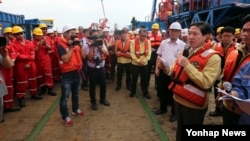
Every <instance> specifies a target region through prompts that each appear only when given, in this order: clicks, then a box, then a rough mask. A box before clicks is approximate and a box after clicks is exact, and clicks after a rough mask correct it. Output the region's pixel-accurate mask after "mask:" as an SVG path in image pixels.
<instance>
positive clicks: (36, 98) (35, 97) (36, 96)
mask: <svg viewBox="0 0 250 141" xmlns="http://www.w3.org/2000/svg"><path fill="white" fill-rule="evenodd" d="M31 99H34V100H41V99H43V97H42V96H41V95H33V96H31Z"/></svg>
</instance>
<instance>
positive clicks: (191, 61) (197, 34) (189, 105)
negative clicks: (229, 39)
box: [159, 22, 221, 141]
mask: <svg viewBox="0 0 250 141" xmlns="http://www.w3.org/2000/svg"><path fill="white" fill-rule="evenodd" d="M210 33H211V27H210V25H209V24H208V23H206V22H197V23H193V24H191V25H190V28H189V33H188V44H189V46H190V49H189V50H188V52H187V55H188V57H184V56H182V55H179V57H178V58H177V61H176V64H175V66H174V68H173V69H169V68H168V69H165V73H168V74H169V73H172V77H173V79H172V83H171V84H170V85H169V87H168V88H169V89H172V90H173V92H174V100H175V114H176V117H177V132H176V141H182V140H183V139H182V134H181V131H182V126H183V125H202V124H203V121H204V116H205V113H206V112H207V110H208V100H209V99H208V98H209V96H208V95H209V94H210V91H211V88H212V87H213V85H214V82H215V81H216V79H217V78H218V76H219V75H220V73H221V67H220V66H221V58H220V56H219V55H218V53H216V51H214V50H212V49H210V45H207V44H206V40H207V38H208V37H209V36H210ZM185 51H186V50H184V53H183V54H186V53H185ZM159 65H160V66H161V65H162V67H163V64H162V62H161V63H160V64H159ZM163 68H164V67H163Z"/></svg>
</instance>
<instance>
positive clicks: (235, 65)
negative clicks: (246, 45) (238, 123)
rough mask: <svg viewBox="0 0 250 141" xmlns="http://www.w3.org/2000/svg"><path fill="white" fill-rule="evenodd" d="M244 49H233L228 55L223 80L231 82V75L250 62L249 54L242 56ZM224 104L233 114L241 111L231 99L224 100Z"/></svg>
mask: <svg viewBox="0 0 250 141" xmlns="http://www.w3.org/2000/svg"><path fill="white" fill-rule="evenodd" d="M243 54H244V51H242V50H240V49H239V50H234V51H232V52H231V53H230V54H229V55H228V58H227V60H226V62H225V67H224V72H223V73H224V79H223V80H224V81H228V82H232V80H233V77H234V76H235V75H236V74H237V73H238V72H239V70H240V69H241V68H242V67H243V66H244V65H245V64H247V63H249V62H250V55H249V54H248V55H247V56H245V57H244V55H243ZM224 106H225V107H226V108H227V109H228V110H229V111H231V112H233V113H235V114H239V115H240V114H241V113H242V111H241V110H240V109H239V107H237V106H235V102H234V101H232V100H224Z"/></svg>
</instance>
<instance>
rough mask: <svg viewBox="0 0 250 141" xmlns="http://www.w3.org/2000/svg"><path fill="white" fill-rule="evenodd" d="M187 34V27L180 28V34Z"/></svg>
mask: <svg viewBox="0 0 250 141" xmlns="http://www.w3.org/2000/svg"><path fill="white" fill-rule="evenodd" d="M187 35H188V29H187V28H184V29H182V30H181V36H187Z"/></svg>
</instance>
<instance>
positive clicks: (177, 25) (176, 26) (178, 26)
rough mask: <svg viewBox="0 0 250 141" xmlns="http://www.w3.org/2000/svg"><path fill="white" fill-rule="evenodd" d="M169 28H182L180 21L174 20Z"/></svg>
mask: <svg viewBox="0 0 250 141" xmlns="http://www.w3.org/2000/svg"><path fill="white" fill-rule="evenodd" d="M169 29H175V30H182V28H181V25H180V23H178V22H173V23H172V24H171V25H170V27H169Z"/></svg>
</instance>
